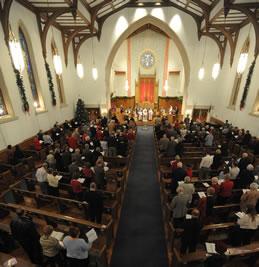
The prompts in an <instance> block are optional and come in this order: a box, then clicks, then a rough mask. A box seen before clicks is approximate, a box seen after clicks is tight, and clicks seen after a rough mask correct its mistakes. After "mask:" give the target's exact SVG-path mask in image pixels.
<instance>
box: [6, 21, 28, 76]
mask: <svg viewBox="0 0 259 267" xmlns="http://www.w3.org/2000/svg"><path fill="white" fill-rule="evenodd" d="M9 28H10V29H9V48H10V53H11V57H12V61H13V64H14V68H15V69H16V70H18V71H19V72H20V73H21V72H23V70H24V66H25V65H24V58H23V53H22V48H21V44H20V42H19V41H18V40H17V39H16V38H15V35H14V33H13V32H12V29H11V27H10V26H9Z"/></svg>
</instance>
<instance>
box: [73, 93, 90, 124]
mask: <svg viewBox="0 0 259 267" xmlns="http://www.w3.org/2000/svg"><path fill="white" fill-rule="evenodd" d="M75 119H76V120H77V121H78V122H80V123H82V122H87V111H86V109H85V103H84V101H83V100H82V99H81V98H79V99H78V100H77V104H76V114H75Z"/></svg>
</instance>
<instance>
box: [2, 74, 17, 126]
mask: <svg viewBox="0 0 259 267" xmlns="http://www.w3.org/2000/svg"><path fill="white" fill-rule="evenodd" d="M13 116H14V114H13V108H12V105H11V102H10V98H9V94H8V92H7V90H6V84H5V81H4V77H3V73H2V71H1V70H0V121H1V120H2V119H5V118H11V117H13Z"/></svg>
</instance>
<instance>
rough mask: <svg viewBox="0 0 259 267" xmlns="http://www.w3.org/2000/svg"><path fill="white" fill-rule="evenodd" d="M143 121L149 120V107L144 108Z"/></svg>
mask: <svg viewBox="0 0 259 267" xmlns="http://www.w3.org/2000/svg"><path fill="white" fill-rule="evenodd" d="M143 121H147V109H146V108H144V109H143Z"/></svg>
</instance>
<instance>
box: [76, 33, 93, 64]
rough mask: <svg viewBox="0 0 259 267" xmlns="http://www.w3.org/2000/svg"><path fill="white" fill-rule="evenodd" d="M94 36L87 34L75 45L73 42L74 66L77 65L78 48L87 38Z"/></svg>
mask: <svg viewBox="0 0 259 267" xmlns="http://www.w3.org/2000/svg"><path fill="white" fill-rule="evenodd" d="M94 36H96V34H92V33H89V34H86V35H85V36H84V37H82V38H81V39H80V41H79V43H77V44H76V43H75V41H73V52H74V63H75V66H76V64H77V59H78V55H79V50H80V47H81V46H82V44H83V43H84V42H85V41H86V40H87V39H89V38H91V37H92V38H93V37H94Z"/></svg>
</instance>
